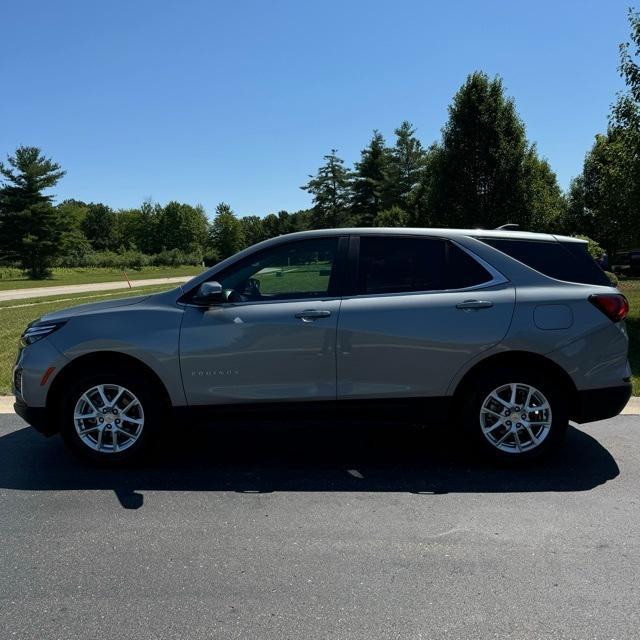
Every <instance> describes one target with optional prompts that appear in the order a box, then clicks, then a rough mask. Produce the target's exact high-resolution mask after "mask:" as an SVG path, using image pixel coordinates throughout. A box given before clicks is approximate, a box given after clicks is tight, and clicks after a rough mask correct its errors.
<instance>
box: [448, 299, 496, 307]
mask: <svg viewBox="0 0 640 640" xmlns="http://www.w3.org/2000/svg"><path fill="white" fill-rule="evenodd" d="M489 307H493V302H491V300H465V301H464V302H461V303H460V304H457V305H456V309H487V308H489Z"/></svg>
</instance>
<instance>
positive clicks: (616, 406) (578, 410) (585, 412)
mask: <svg viewBox="0 0 640 640" xmlns="http://www.w3.org/2000/svg"><path fill="white" fill-rule="evenodd" d="M630 397H631V383H630V382H626V383H625V384H622V385H619V386H616V387H605V388H603V389H587V390H586V391H578V394H577V399H576V406H575V408H574V411H573V413H572V415H571V419H572V420H573V421H574V422H578V423H580V424H582V423H584V422H595V421H596V420H605V419H606V418H613V417H614V416H617V415H618V414H619V413H620V412H621V411H622V410H623V409H624V407H625V405H626V404H627V402H629V398H630Z"/></svg>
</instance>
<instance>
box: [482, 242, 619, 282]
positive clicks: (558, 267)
mask: <svg viewBox="0 0 640 640" xmlns="http://www.w3.org/2000/svg"><path fill="white" fill-rule="evenodd" d="M481 239H482V241H483V242H485V243H486V244H488V245H491V246H492V247H494V248H496V249H498V250H500V251H502V252H503V253H506V254H507V255H508V256H511V257H512V258H515V259H516V260H518V261H520V262H522V263H524V264H526V265H527V266H528V267H531V268H532V269H535V270H536V271H539V272H540V273H542V274H544V275H545V276H549V277H550V278H555V279H556V280H565V281H567V282H579V283H581V284H597V285H608V286H610V285H611V283H610V282H609V278H607V276H606V275H605V273H604V271H602V269H601V268H600V267H599V266H598V265H597V264H596V263H595V261H594V260H593V258H592V257H591V256H590V255H589V252H588V251H587V245H586V244H583V243H582V242H548V241H547V242H544V241H542V242H540V241H536V240H511V239H505V238H481Z"/></svg>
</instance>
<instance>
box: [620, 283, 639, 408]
mask: <svg viewBox="0 0 640 640" xmlns="http://www.w3.org/2000/svg"><path fill="white" fill-rule="evenodd" d="M619 289H620V291H621V292H622V293H624V295H625V296H627V299H628V300H629V315H628V316H627V323H626V324H627V330H628V331H629V362H630V364H631V371H632V372H633V375H632V382H633V395H634V396H638V395H640V280H638V279H629V280H625V281H623V282H620V285H619Z"/></svg>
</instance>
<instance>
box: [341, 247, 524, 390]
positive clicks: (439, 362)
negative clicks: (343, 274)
mask: <svg viewBox="0 0 640 640" xmlns="http://www.w3.org/2000/svg"><path fill="white" fill-rule="evenodd" d="M350 254H351V255H352V262H354V263H357V266H356V265H355V264H354V267H355V269H356V275H355V278H354V282H353V283H352V289H353V295H350V296H347V297H345V298H344V299H343V302H342V307H341V311H340V319H339V322H338V346H337V364H338V399H358V398H421V397H429V396H435V397H437V396H443V395H444V394H445V392H446V390H447V388H448V386H449V383H450V381H451V380H452V378H453V376H454V375H455V373H456V372H457V371H458V370H459V369H460V367H462V366H463V365H464V364H465V363H466V362H467V361H469V360H471V359H473V358H474V357H476V356H477V355H478V354H479V353H480V352H482V351H484V350H486V349H489V348H490V347H492V346H493V345H495V344H497V343H498V342H500V340H502V338H503V337H504V336H505V334H506V333H507V330H508V328H509V325H510V322H511V317H512V314H513V306H514V302H515V293H514V288H513V286H512V285H511V284H510V283H509V282H508V281H507V280H506V279H505V278H504V277H503V276H502V275H501V274H499V273H497V272H496V271H495V270H493V269H492V268H491V267H490V265H488V264H486V263H484V262H483V261H482V260H480V259H479V258H476V257H475V256H473V255H472V254H470V253H469V252H468V251H467V250H466V249H463V248H462V247H461V246H459V245H457V244H455V243H453V242H451V241H449V240H446V239H441V238H432V237H425V236H387V237H385V236H378V235H370V236H367V235H363V236H362V237H360V238H352V247H351V250H350Z"/></svg>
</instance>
